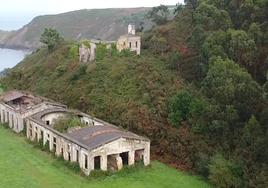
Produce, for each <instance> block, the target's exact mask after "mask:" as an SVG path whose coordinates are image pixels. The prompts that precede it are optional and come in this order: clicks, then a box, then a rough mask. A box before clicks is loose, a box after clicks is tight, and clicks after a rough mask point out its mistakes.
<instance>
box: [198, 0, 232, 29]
mask: <svg viewBox="0 0 268 188" xmlns="http://www.w3.org/2000/svg"><path fill="white" fill-rule="evenodd" d="M194 21H195V24H197V25H201V26H202V27H203V28H204V30H206V31H214V30H218V29H222V30H226V29H228V28H229V27H230V26H231V25H232V24H231V19H230V16H229V14H228V12H227V11H225V10H219V9H218V8H217V7H215V6H214V5H211V4H207V3H205V2H202V3H201V4H200V5H199V6H198V7H197V8H196V11H195V12H194Z"/></svg>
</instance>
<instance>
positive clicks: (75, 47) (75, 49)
mask: <svg viewBox="0 0 268 188" xmlns="http://www.w3.org/2000/svg"><path fill="white" fill-rule="evenodd" d="M69 55H70V57H71V58H72V59H76V58H77V57H78V45H73V46H72V47H71V48H70V51H69Z"/></svg>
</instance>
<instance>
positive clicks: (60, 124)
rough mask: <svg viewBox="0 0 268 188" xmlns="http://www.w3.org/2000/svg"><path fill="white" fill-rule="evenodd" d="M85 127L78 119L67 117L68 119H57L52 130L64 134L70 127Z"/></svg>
mask: <svg viewBox="0 0 268 188" xmlns="http://www.w3.org/2000/svg"><path fill="white" fill-rule="evenodd" d="M85 126H86V125H85V124H83V123H81V121H80V120H79V119H78V118H75V117H69V118H59V119H58V120H57V121H56V122H55V124H54V129H56V130H57V131H59V132H61V133H66V132H67V131H68V129H69V128H71V127H85Z"/></svg>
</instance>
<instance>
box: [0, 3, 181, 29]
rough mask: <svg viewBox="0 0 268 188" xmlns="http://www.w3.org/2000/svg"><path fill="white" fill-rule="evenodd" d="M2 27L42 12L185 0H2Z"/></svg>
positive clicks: (20, 23)
mask: <svg viewBox="0 0 268 188" xmlns="http://www.w3.org/2000/svg"><path fill="white" fill-rule="evenodd" d="M0 1H1V6H0V29H4V30H12V29H18V28H20V27H21V26H23V25H25V24H27V23H28V22H29V21H31V19H32V18H33V17H35V16H37V15H40V14H56V13H62V12H68V11H72V10H79V9H93V8H125V7H153V6H158V5H160V4H165V5H175V4H177V3H178V2H183V0H0Z"/></svg>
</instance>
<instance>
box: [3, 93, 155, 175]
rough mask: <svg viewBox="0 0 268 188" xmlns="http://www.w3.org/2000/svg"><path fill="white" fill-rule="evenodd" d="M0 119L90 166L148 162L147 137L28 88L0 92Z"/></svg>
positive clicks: (85, 169) (67, 157)
mask: <svg viewBox="0 0 268 188" xmlns="http://www.w3.org/2000/svg"><path fill="white" fill-rule="evenodd" d="M0 112H1V113H0V120H1V122H2V123H8V125H9V127H10V128H11V129H13V130H14V131H15V132H17V133H20V132H21V131H23V130H25V131H26V135H27V138H28V139H30V140H32V141H39V142H42V143H43V145H47V147H48V148H49V150H51V151H53V152H55V154H56V155H57V156H62V157H63V158H64V159H65V160H67V161H71V162H77V163H79V166H80V168H81V169H82V170H83V172H84V173H85V174H86V175H89V174H90V171H92V170H99V169H100V170H103V171H106V170H120V169H121V168H122V167H123V166H124V165H134V164H135V162H136V161H143V163H144V165H145V166H147V165H149V164H150V140H149V139H147V138H144V137H141V136H138V135H136V134H134V133H132V132H129V131H126V130H124V129H121V128H119V127H117V126H115V125H112V124H109V123H107V122H105V121H102V120H100V119H97V118H94V117H92V116H90V115H87V114H84V113H82V112H80V111H77V110H70V109H68V108H67V107H66V106H65V105H62V104H60V103H57V102H54V101H52V100H50V99H47V98H44V97H39V96H34V95H33V94H31V93H28V92H22V91H10V92H6V93H4V94H3V95H1V96H0Z"/></svg>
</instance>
